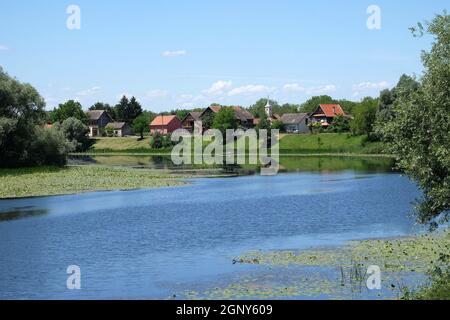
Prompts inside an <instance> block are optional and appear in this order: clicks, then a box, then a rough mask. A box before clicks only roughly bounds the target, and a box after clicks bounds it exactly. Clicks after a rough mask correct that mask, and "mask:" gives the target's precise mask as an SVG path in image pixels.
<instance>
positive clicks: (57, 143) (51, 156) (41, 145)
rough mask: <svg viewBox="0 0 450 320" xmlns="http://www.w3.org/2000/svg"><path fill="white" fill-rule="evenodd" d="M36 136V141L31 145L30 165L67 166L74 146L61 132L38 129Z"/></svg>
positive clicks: (54, 129) (36, 129)
mask: <svg viewBox="0 0 450 320" xmlns="http://www.w3.org/2000/svg"><path fill="white" fill-rule="evenodd" d="M34 134H35V139H34V140H33V141H32V142H31V144H30V148H29V154H28V155H29V158H28V161H27V162H28V163H29V164H30V165H44V164H46V165H57V166H63V165H65V164H66V162H67V154H68V153H69V152H70V151H71V147H72V145H71V143H69V141H68V140H67V139H66V137H65V135H64V133H63V132H62V131H61V130H59V129H57V128H50V129H48V128H41V127H36V128H35V130H34Z"/></svg>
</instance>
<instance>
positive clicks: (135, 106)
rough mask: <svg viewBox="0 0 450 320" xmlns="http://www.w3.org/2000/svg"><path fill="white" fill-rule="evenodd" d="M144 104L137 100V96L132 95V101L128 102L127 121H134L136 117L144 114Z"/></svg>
mask: <svg viewBox="0 0 450 320" xmlns="http://www.w3.org/2000/svg"><path fill="white" fill-rule="evenodd" d="M142 112H143V111H142V106H141V104H140V103H139V102H138V101H137V100H136V98H135V97H131V99H130V102H129V103H128V108H127V114H126V116H127V118H126V120H127V122H130V123H132V122H133V121H134V119H136V118H137V117H139V116H140V115H141V114H142Z"/></svg>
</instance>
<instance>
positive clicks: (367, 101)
mask: <svg viewBox="0 0 450 320" xmlns="http://www.w3.org/2000/svg"><path fill="white" fill-rule="evenodd" d="M377 110H378V99H374V98H372V97H365V98H364V99H363V100H362V101H361V102H360V103H359V104H358V105H357V106H356V107H355V108H354V110H353V116H354V118H353V120H352V121H351V122H350V129H351V131H352V132H353V134H358V135H362V134H365V135H367V136H368V137H369V138H370V135H371V134H372V131H373V125H374V123H375V119H376V114H377Z"/></svg>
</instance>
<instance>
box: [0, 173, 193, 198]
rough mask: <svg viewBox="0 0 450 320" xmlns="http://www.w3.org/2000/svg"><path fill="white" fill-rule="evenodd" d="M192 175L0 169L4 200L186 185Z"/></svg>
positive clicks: (1, 196)
mask: <svg viewBox="0 0 450 320" xmlns="http://www.w3.org/2000/svg"><path fill="white" fill-rule="evenodd" d="M185 178H190V175H173V174H167V173H156V172H155V171H154V170H147V169H139V170H137V169H131V168H118V167H104V166H82V167H80V166H66V167H63V168H58V167H49V166H46V167H33V168H19V169H0V182H1V183H0V199H17V198H29V197H43V196H55V195H68V194H78V193H84V192H94V191H113V190H133V189H142V188H160V187H171V186H181V185H186V182H184V181H183V180H182V179H185Z"/></svg>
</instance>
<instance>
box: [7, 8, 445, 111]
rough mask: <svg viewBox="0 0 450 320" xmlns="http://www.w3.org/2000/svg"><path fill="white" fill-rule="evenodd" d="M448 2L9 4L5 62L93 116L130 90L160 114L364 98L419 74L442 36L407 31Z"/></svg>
mask: <svg viewBox="0 0 450 320" xmlns="http://www.w3.org/2000/svg"><path fill="white" fill-rule="evenodd" d="M71 5H75V6H77V8H79V10H80V15H79V20H78V19H77V17H78V16H76V15H74V13H76V12H75V11H72V9H71V8H70V7H69V6H71ZM371 5H375V6H377V7H378V8H379V10H380V11H379V13H380V15H379V16H380V19H379V20H374V19H376V17H377V16H376V15H374V11H372V10H369V13H368V8H369V6H371ZM449 7H450V5H449V2H448V1H439V0H434V1H419V0H410V1H389V0H388V1H385V0H371V1H364V0H358V1H356V0H346V1H339V0H328V1H326V0H315V1H299V0H291V1H290V0H277V1H275V0H272V1H265V0H226V1H225V0H215V1H211V0H208V1H206V0H205V1H202V0H191V1H181V0H179V1H176V0H164V1H143V0H142V1H141V0H133V1H125V0H114V1H106V0H72V1H57V0H40V1H27V0H15V1H7V0H0V66H1V67H3V69H4V70H5V71H6V72H8V73H9V74H10V75H11V76H14V77H16V78H17V79H18V80H20V81H23V82H28V83H30V84H32V85H33V86H34V87H35V88H36V89H37V90H38V91H39V92H40V94H41V95H42V96H43V97H44V98H45V100H46V103H47V107H46V108H47V109H49V110H50V109H53V107H55V106H57V104H58V103H61V102H64V101H66V100H69V99H75V100H77V101H80V103H81V104H82V105H83V107H84V108H86V109H87V108H88V107H89V106H90V105H92V104H93V103H95V102H97V101H102V102H107V103H110V104H116V103H117V102H118V100H119V99H120V97H121V96H122V95H124V94H125V95H128V96H132V95H133V96H136V98H137V99H138V100H139V101H140V102H141V104H142V105H143V107H144V108H145V109H147V110H152V111H155V112H159V111H164V110H172V109H176V108H194V107H206V106H207V105H209V104H210V103H213V102H215V103H221V104H225V105H241V106H249V105H251V104H252V103H254V102H255V101H256V100H257V99H258V98H265V97H270V98H271V99H275V100H277V101H278V102H279V103H296V104H299V103H302V102H304V101H305V100H307V99H308V98H309V97H311V96H313V95H320V94H328V95H331V96H333V97H335V98H339V99H340V98H346V99H350V100H354V101H358V100H360V99H361V98H362V97H364V96H367V95H371V96H377V95H378V93H379V91H380V90H382V89H384V88H390V87H392V86H394V85H395V84H396V82H397V81H398V78H399V77H400V76H401V75H402V74H403V73H406V74H410V75H414V74H416V75H418V76H420V74H421V72H422V64H421V61H420V53H421V50H428V49H429V48H430V46H431V42H432V38H431V37H430V36H424V37H421V38H414V37H412V35H411V32H410V31H409V30H408V28H409V27H411V26H413V25H415V24H416V23H417V22H419V21H424V20H431V19H432V18H433V16H434V14H436V13H441V12H442V11H443V10H444V9H447V10H448V9H450V8H449ZM68 9H71V10H69V12H68ZM369 9H370V8H369ZM368 20H369V26H371V28H369V27H368ZM78 21H79V22H80V23H79V28H76V27H77V22H78ZM378 21H379V22H380V23H379V28H373V26H376V22H378ZM374 23H375V24H374ZM74 27H75V28H74Z"/></svg>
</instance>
